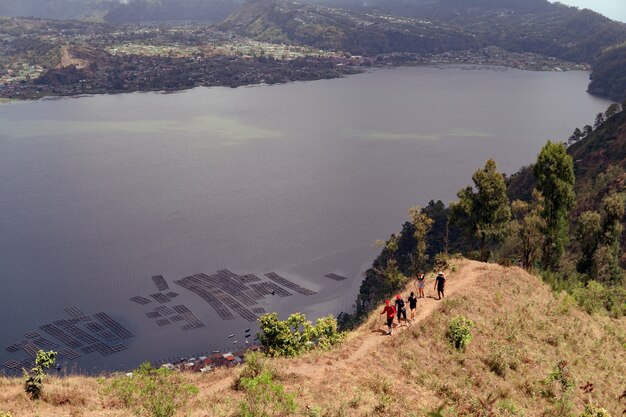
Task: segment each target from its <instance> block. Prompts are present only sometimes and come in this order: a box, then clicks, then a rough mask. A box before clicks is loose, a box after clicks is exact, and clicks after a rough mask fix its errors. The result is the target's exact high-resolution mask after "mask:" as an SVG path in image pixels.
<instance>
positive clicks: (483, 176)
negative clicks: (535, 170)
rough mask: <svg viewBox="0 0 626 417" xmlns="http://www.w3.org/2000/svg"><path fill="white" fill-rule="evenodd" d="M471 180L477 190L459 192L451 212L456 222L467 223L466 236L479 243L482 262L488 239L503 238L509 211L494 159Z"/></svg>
mask: <svg viewBox="0 0 626 417" xmlns="http://www.w3.org/2000/svg"><path fill="white" fill-rule="evenodd" d="M472 181H474V186H475V188H476V191H474V189H473V188H472V187H469V186H468V187H466V188H463V189H461V190H459V192H458V193H457V195H458V196H459V201H458V202H457V203H455V204H454V208H453V213H454V214H455V215H457V216H458V217H457V218H456V221H457V222H461V224H462V222H463V221H465V222H466V223H467V224H466V225H465V227H464V228H465V229H466V231H467V233H472V234H473V235H475V236H476V237H477V238H478V239H479V240H480V254H481V259H482V260H483V261H485V260H486V255H485V246H486V243H487V240H489V239H492V240H500V239H501V238H502V237H503V236H504V233H505V230H506V224H507V222H508V221H509V219H510V218H511V208H510V207H509V199H508V197H507V194H506V184H505V183H504V177H503V176H502V174H501V173H499V172H498V171H497V170H496V163H495V161H494V160H493V159H489V160H488V161H487V162H486V163H485V166H484V168H482V169H479V170H477V171H476V172H474V175H472Z"/></svg>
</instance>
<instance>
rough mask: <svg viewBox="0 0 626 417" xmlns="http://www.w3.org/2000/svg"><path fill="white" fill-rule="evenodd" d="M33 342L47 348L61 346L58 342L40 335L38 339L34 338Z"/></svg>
mask: <svg viewBox="0 0 626 417" xmlns="http://www.w3.org/2000/svg"><path fill="white" fill-rule="evenodd" d="M33 343H34V344H35V345H37V347H39V348H41V349H45V350H50V349H54V348H56V347H58V346H59V345H58V344H56V343H54V342H53V341H51V340H48V339H46V338H45V337H38V338H37V339H33Z"/></svg>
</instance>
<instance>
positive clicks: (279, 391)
mask: <svg viewBox="0 0 626 417" xmlns="http://www.w3.org/2000/svg"><path fill="white" fill-rule="evenodd" d="M239 385H240V387H241V389H242V390H243V391H245V394H246V395H245V400H243V401H241V402H240V403H239V416H240V417H273V416H282V415H290V414H291V413H293V412H294V411H295V410H296V402H295V399H294V398H295V396H294V395H292V394H287V393H285V388H284V387H283V386H282V385H281V384H278V383H276V382H275V381H274V378H273V376H272V373H271V372H270V371H268V370H265V371H263V372H262V373H261V374H260V375H258V376H255V377H254V378H245V377H244V378H241V380H240V383H239Z"/></svg>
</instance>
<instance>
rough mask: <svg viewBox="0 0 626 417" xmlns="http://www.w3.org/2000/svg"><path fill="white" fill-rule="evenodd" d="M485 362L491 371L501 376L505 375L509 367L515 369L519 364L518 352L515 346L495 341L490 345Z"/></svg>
mask: <svg viewBox="0 0 626 417" xmlns="http://www.w3.org/2000/svg"><path fill="white" fill-rule="evenodd" d="M485 362H486V363H487V366H488V367H489V369H490V370H491V371H492V372H493V373H495V374H496V375H499V376H501V377H504V376H506V373H507V372H508V370H509V369H512V370H515V369H517V366H518V365H519V359H518V354H517V351H516V350H515V348H513V347H511V346H507V345H497V344H495V343H494V344H492V345H491V348H490V350H489V356H488V357H487V360H486V361H485Z"/></svg>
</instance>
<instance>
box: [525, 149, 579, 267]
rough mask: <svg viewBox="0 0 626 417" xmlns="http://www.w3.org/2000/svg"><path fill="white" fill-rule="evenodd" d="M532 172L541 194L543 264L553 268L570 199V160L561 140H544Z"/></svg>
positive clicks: (558, 256) (564, 239) (561, 244)
mask: <svg viewBox="0 0 626 417" xmlns="http://www.w3.org/2000/svg"><path fill="white" fill-rule="evenodd" d="M533 174H534V176H535V178H537V189H538V190H539V191H540V192H541V193H542V195H543V197H544V203H543V210H542V211H541V216H542V217H543V219H544V220H545V222H546V224H545V226H544V234H545V242H544V247H543V265H544V267H545V268H547V269H550V270H556V269H558V266H559V262H560V260H561V256H562V255H563V248H564V247H565V243H566V242H567V232H568V219H569V210H570V209H571V208H572V205H573V203H574V197H575V195H574V181H575V176H574V162H573V161H572V158H571V157H570V156H569V155H568V154H567V152H566V150H565V146H564V145H563V144H562V143H552V142H551V141H548V143H546V145H545V146H544V147H543V148H542V149H541V152H540V153H539V156H538V157H537V163H536V164H535V166H534V167H533Z"/></svg>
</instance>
